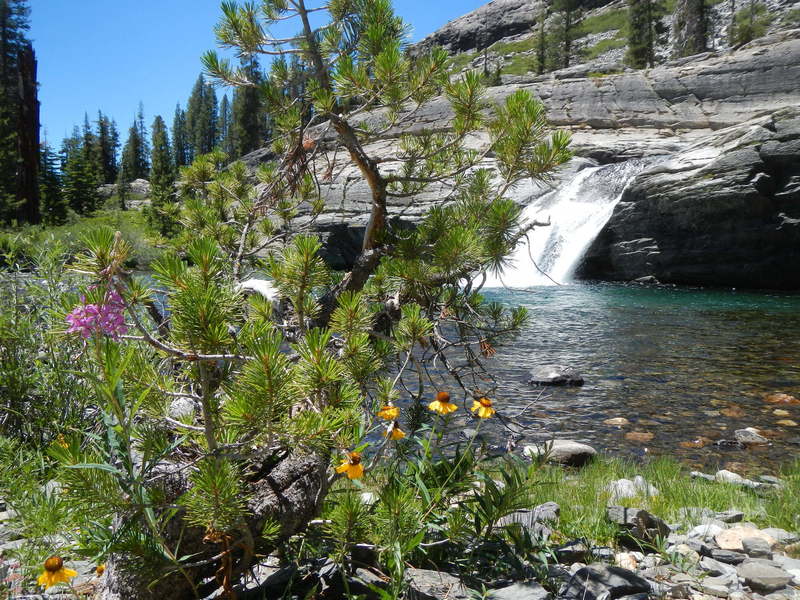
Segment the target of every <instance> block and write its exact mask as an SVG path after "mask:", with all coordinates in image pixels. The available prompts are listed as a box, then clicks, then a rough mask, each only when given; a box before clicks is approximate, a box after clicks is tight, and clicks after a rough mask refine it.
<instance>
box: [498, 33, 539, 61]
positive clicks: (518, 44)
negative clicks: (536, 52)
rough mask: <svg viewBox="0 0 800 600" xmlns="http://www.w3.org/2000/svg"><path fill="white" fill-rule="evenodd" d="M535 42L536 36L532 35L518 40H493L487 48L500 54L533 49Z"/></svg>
mask: <svg viewBox="0 0 800 600" xmlns="http://www.w3.org/2000/svg"><path fill="white" fill-rule="evenodd" d="M535 43H536V36H532V37H529V38H526V39H524V40H518V41H515V42H503V41H500V42H495V43H494V44H492V45H491V46H489V50H490V51H491V52H495V53H497V54H500V55H501V56H502V55H504V54H511V53H519V52H527V51H528V50H533V48H534V45H535Z"/></svg>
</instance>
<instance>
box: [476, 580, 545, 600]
mask: <svg viewBox="0 0 800 600" xmlns="http://www.w3.org/2000/svg"><path fill="white" fill-rule="evenodd" d="M487 598H489V599H490V600H550V599H551V598H552V594H550V592H548V591H547V590H546V589H544V588H543V587H542V586H541V585H539V584H538V583H536V582H535V581H529V582H525V583H515V584H513V585H509V586H508V587H504V588H499V589H496V590H492V591H491V592H489V595H488V596H487Z"/></svg>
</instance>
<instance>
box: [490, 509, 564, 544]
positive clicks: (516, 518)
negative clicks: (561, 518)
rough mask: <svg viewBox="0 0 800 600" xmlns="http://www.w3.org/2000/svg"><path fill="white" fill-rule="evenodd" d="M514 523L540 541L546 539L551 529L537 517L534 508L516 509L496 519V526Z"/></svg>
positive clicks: (551, 531)
mask: <svg viewBox="0 0 800 600" xmlns="http://www.w3.org/2000/svg"><path fill="white" fill-rule="evenodd" d="M514 523H518V524H520V525H521V526H522V527H523V528H525V529H527V530H528V532H529V533H530V534H531V536H532V537H533V538H536V539H539V540H541V541H547V540H548V539H549V538H550V535H551V534H552V533H553V530H552V529H550V528H549V527H548V526H547V525H546V524H545V523H543V522H541V521H540V520H539V519H537V514H536V510H535V509H534V510H526V509H523V510H516V511H514V512H513V513H511V514H508V515H506V516H504V517H502V518H501V519H499V520H498V521H497V524H496V527H497V528H501V527H506V526H508V525H512V524H514Z"/></svg>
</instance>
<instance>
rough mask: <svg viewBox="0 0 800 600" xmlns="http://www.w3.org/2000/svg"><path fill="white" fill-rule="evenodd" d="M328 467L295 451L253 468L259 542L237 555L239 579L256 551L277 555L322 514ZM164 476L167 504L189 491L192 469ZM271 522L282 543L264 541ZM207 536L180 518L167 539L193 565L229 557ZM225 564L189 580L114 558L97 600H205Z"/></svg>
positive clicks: (250, 488)
mask: <svg viewBox="0 0 800 600" xmlns="http://www.w3.org/2000/svg"><path fill="white" fill-rule="evenodd" d="M328 463H329V458H328V457H327V456H323V455H320V454H304V453H301V452H299V451H289V452H288V454H286V455H285V456H283V457H280V458H278V460H277V462H274V457H272V456H270V457H264V459H263V463H262V464H261V465H254V466H253V470H255V471H256V472H257V474H256V475H255V479H253V480H252V481H249V482H248V484H247V496H248V501H247V514H246V521H247V525H248V528H249V531H250V532H251V534H252V537H253V539H254V540H255V547H254V548H248V549H247V551H245V550H244V549H242V547H241V546H240V547H239V548H238V549H236V550H235V551H234V552H232V554H231V556H232V559H233V566H232V568H233V571H234V573H237V572H242V571H243V570H244V569H246V568H247V566H248V565H247V564H244V563H245V562H246V561H247V558H244V557H246V556H249V555H250V554H252V552H253V551H254V550H255V551H257V552H258V553H260V554H267V553H269V552H271V551H273V550H274V549H275V548H276V547H277V546H278V545H279V544H280V543H282V542H284V541H285V540H286V539H288V538H289V537H290V536H292V535H294V534H296V533H297V532H299V531H301V530H302V529H303V528H304V527H305V526H306V524H307V523H308V522H309V521H310V520H311V519H313V518H314V517H315V516H316V515H317V514H318V512H319V509H320V507H321V504H322V500H323V499H324V497H325V494H326V492H327V489H328V473H327V470H328ZM164 471H165V474H166V475H167V476H166V477H163V478H161V479H159V480H158V481H160V484H159V485H160V491H161V492H162V493H164V495H165V502H167V503H171V502H174V501H175V500H176V499H177V498H179V497H180V496H181V495H182V494H183V493H185V492H186V491H187V490H188V489H189V483H188V473H189V469H185V468H182V466H181V465H174V464H173V465H165V469H164ZM168 472H169V473H168ZM269 521H273V522H275V523H277V524H279V525H280V531H279V534H278V536H277V539H273V540H269V541H268V540H264V539H263V538H259V535H260V532H261V531H262V530H263V528H264V525H265V524H266V523H267V522H269ZM120 525H122V523H117V527H119V526H120ZM205 533H206V532H205V531H203V530H201V529H200V528H198V527H190V526H187V525H186V523H184V522H183V519H182V517H181V515H178V516H176V517H174V518H173V519H172V521H171V522H170V525H169V526H168V530H167V531H165V532H164V536H165V538H166V540H167V543H168V545H169V546H170V548H171V549H172V550H173V551H175V553H176V554H177V555H179V556H190V555H191V558H189V559H188V562H189V563H191V564H195V563H198V562H202V561H203V560H204V559H210V558H211V557H214V556H216V555H218V554H220V553H222V552H223V548H222V547H221V546H220V545H219V544H215V543H209V542H207V541H204V537H205ZM234 534H235V532H234ZM221 564H222V563H221V562H220V561H219V560H216V561H210V562H209V563H208V564H205V565H199V566H195V567H192V568H188V569H185V574H182V573H180V572H178V571H175V570H172V572H170V571H171V569H170V567H169V565H168V564H166V563H164V562H162V563H159V564H155V563H152V562H151V563H145V562H143V561H142V560H141V559H138V558H135V557H132V556H130V555H126V554H114V555H112V556H111V557H109V560H108V562H107V570H106V574H105V577H104V580H105V581H104V582H103V588H102V589H101V590H100V592H99V594H98V595H97V599H98V600H163V599H166V598H169V599H170V600H191V599H193V598H198V597H199V598H204V597H206V596H208V595H209V594H211V593H212V592H213V591H214V590H216V589H217V588H219V583H218V582H217V581H216V579H215V574H216V573H217V571H218V570H219V569H220V566H221ZM165 574H166V575H165ZM187 577H188V579H187ZM189 580H191V582H192V583H191V584H190V582H189ZM234 583H235V582H234ZM192 584H193V585H192ZM151 585H152V587H151V588H149V586H151ZM193 586H196V587H197V589H198V594H197V595H195V593H194V591H193V590H192V587H193Z"/></svg>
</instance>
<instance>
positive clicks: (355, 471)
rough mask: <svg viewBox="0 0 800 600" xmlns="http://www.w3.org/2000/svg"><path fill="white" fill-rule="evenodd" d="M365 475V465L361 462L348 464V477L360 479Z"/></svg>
mask: <svg viewBox="0 0 800 600" xmlns="http://www.w3.org/2000/svg"><path fill="white" fill-rule="evenodd" d="M363 475H364V465H362V464H361V463H359V464H357V465H347V478H348V479H360V478H361V477H362V476H363Z"/></svg>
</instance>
